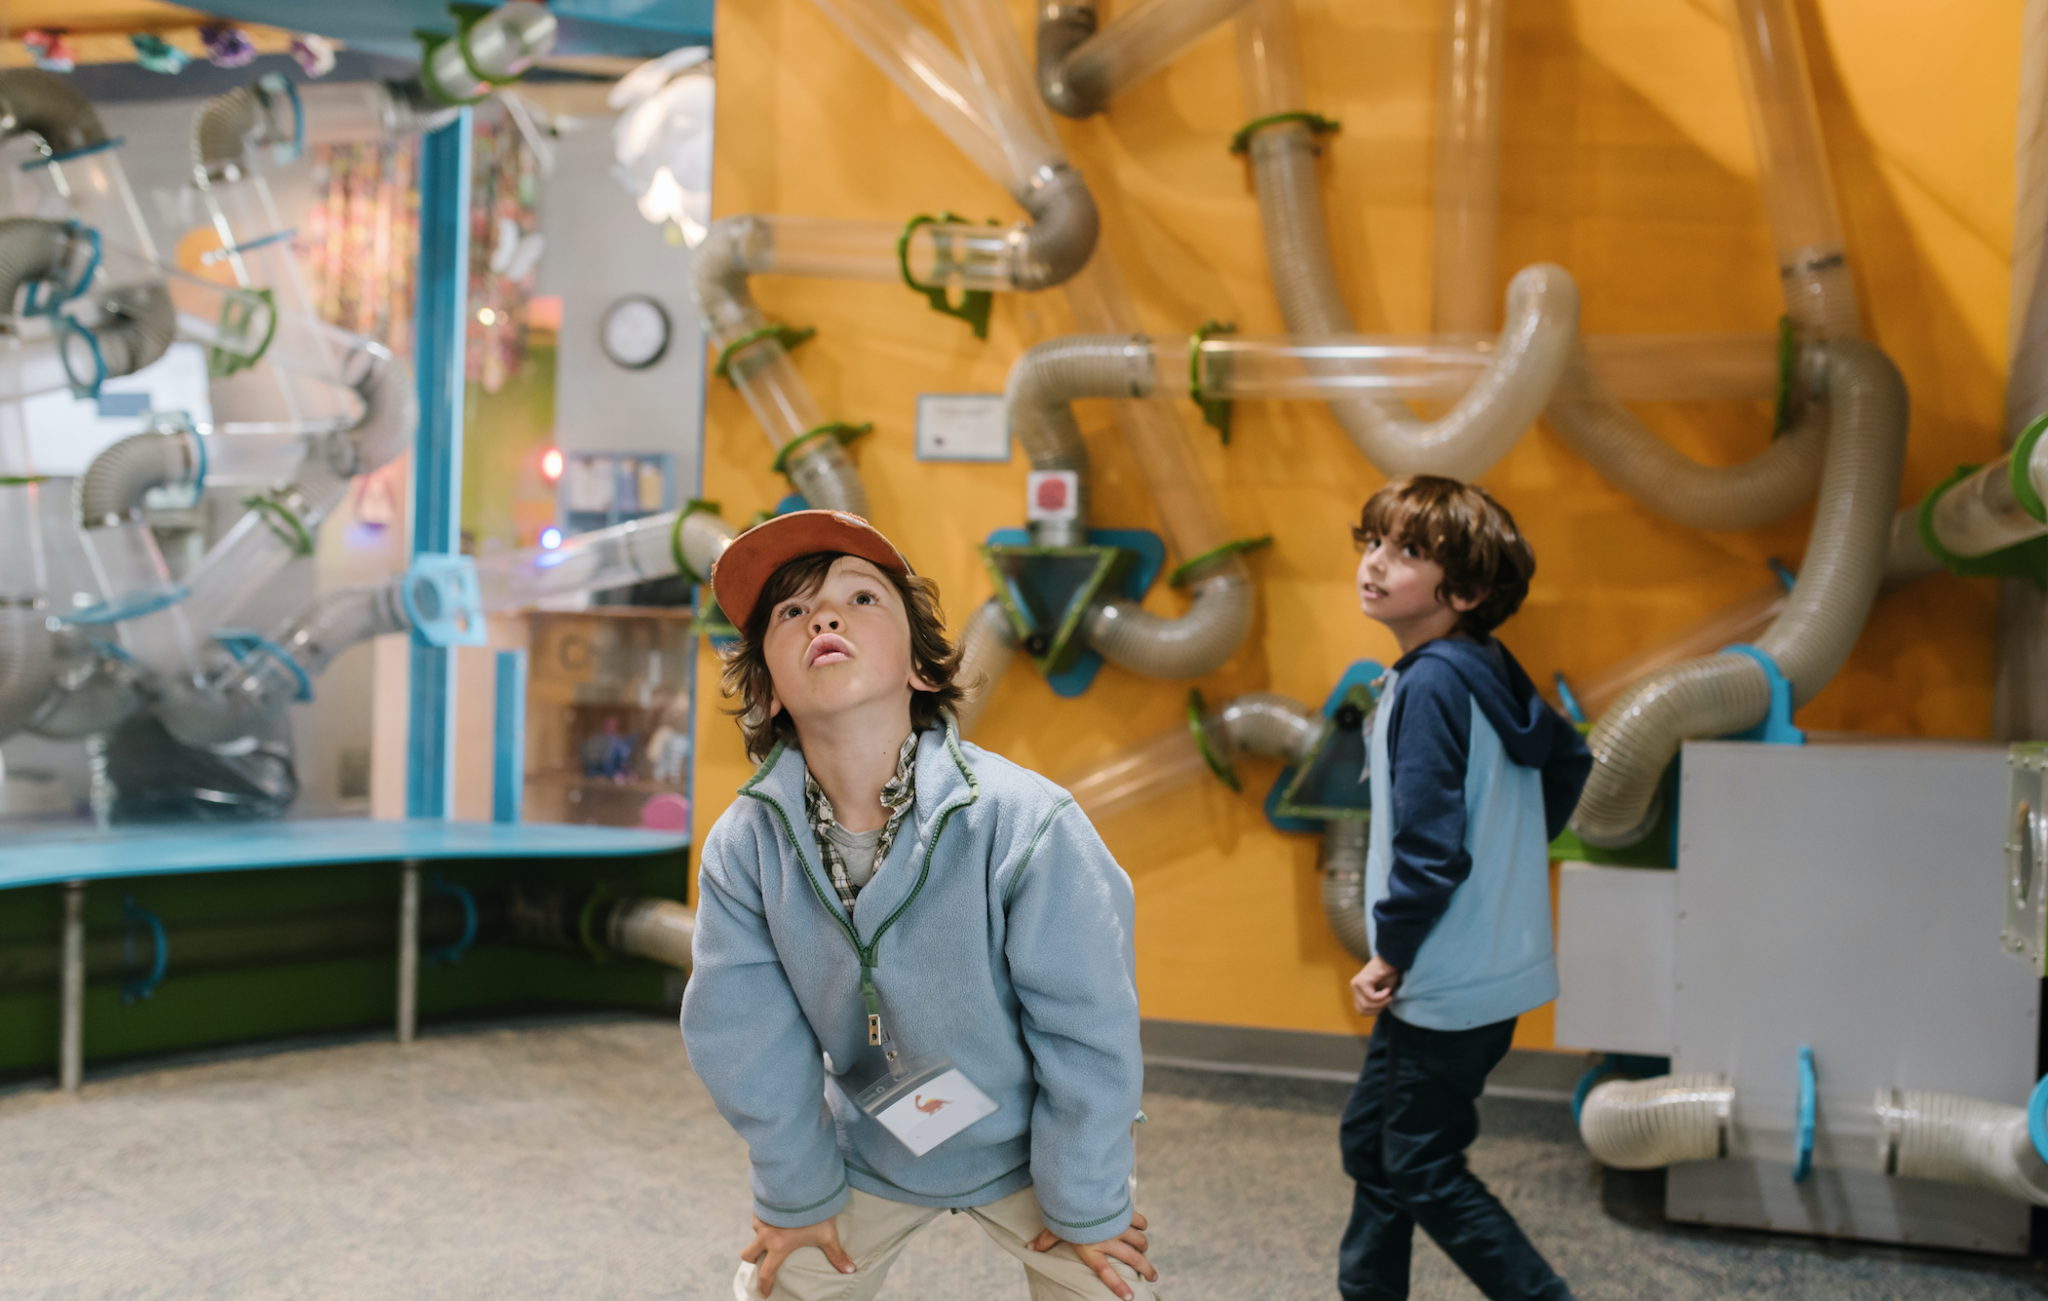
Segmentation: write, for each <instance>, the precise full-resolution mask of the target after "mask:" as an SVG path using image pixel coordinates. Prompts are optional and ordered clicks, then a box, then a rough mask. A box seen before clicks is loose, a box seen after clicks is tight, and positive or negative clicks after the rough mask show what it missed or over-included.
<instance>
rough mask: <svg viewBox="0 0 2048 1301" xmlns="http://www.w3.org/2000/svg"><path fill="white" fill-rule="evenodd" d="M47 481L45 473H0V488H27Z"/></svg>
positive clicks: (48, 477)
mask: <svg viewBox="0 0 2048 1301" xmlns="http://www.w3.org/2000/svg"><path fill="white" fill-rule="evenodd" d="M49 481H50V476H49V475H47V474H0V488H27V487H32V486H34V485H35V484H38V483H48V482H49Z"/></svg>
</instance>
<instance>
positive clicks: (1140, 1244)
mask: <svg viewBox="0 0 2048 1301" xmlns="http://www.w3.org/2000/svg"><path fill="white" fill-rule="evenodd" d="M1064 1241H1066V1239H1064V1238H1062V1237H1060V1235H1059V1234H1057V1233H1054V1232H1053V1231H1052V1230H1051V1229H1045V1230H1042V1231H1041V1232H1040V1233H1039V1235H1038V1236H1037V1237H1035V1238H1033V1239H1032V1240H1031V1244H1030V1245H1031V1250H1033V1251H1051V1250H1052V1249H1053V1248H1054V1247H1057V1246H1059V1245H1060V1243H1062V1242H1064ZM1071 1245H1072V1246H1073V1248H1074V1254H1076V1255H1078V1256H1079V1257H1080V1258H1081V1263H1082V1264H1083V1265H1086V1266H1087V1267H1088V1268H1090V1269H1092V1270H1094V1271H1095V1272H1096V1274H1097V1275H1099V1276H1100V1277H1101V1279H1102V1282H1103V1284H1104V1285H1105V1286H1106V1287H1108V1288H1109V1290H1110V1291H1112V1292H1114V1293H1116V1294H1117V1295H1118V1296H1120V1297H1122V1298H1123V1301H1131V1286H1130V1284H1128V1283H1126V1282H1124V1281H1123V1279H1122V1278H1121V1277H1119V1276H1118V1274H1117V1272H1116V1270H1115V1269H1113V1268H1112V1267H1111V1266H1110V1263H1109V1262H1110V1260H1111V1259H1112V1258H1114V1259H1116V1260H1120V1261H1122V1262H1123V1263H1124V1264H1126V1265H1129V1266H1130V1267H1131V1268H1132V1269H1135V1270H1137V1271H1138V1272H1139V1273H1140V1274H1142V1275H1144V1276H1145V1280H1146V1281H1147V1282H1150V1283H1157V1282H1158V1281H1159V1271H1158V1270H1156V1269H1154V1268H1153V1267H1152V1262H1151V1261H1149V1260H1147V1259H1145V1253H1146V1252H1147V1251H1150V1250H1151V1249H1152V1243H1151V1240H1150V1239H1148V1238H1147V1237H1146V1236H1145V1217H1144V1216H1142V1215H1140V1214H1138V1213H1137V1212H1136V1211H1132V1212H1131V1227H1130V1228H1128V1229H1125V1230H1124V1231H1123V1232H1122V1233H1119V1234H1118V1235H1116V1236H1115V1237H1114V1238H1111V1239H1109V1240H1108V1241H1107V1242H1076V1243H1073V1244H1071Z"/></svg>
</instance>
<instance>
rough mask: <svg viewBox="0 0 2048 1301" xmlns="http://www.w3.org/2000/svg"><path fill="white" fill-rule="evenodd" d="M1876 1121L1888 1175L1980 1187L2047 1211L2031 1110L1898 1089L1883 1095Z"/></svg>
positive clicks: (2047, 1187) (2047, 1189)
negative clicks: (2030, 1131)
mask: <svg viewBox="0 0 2048 1301" xmlns="http://www.w3.org/2000/svg"><path fill="white" fill-rule="evenodd" d="M1877 1113H1878V1119H1879V1121H1880V1123H1881V1125H1882V1128H1883V1132H1884V1141H1885V1169H1886V1171H1887V1172H1889V1173H1891V1174H1896V1175H1898V1176H1899V1177H1901V1178H1905V1179H1941V1180H1944V1181H1946V1182H1949V1183H1958V1184H1974V1185H1976V1186H1977V1187H1979V1188H1989V1189H1990V1190H1991V1191H1993V1192H1996V1193H2003V1194H2005V1195H2006V1196H2007V1197H2012V1198H2016V1199H2017V1200H2019V1201H2023V1202H2029V1203H2031V1204H2033V1205H2035V1206H2048V1164H2043V1162H2042V1160H2041V1157H2040V1154H2039V1153H2038V1152H2036V1151H2035V1150H2034V1140H2033V1138H2032V1137H2031V1136H2030V1135H2029V1134H2028V1132H2027V1111H2026V1108H2024V1107H2009V1106H2004V1105H2002V1104H2000V1103H1996V1102H1985V1101H1983V1100H1982V1099H1979V1098H1962V1097H1957V1096H1955V1095H1954V1094H1949V1093H1923V1092H1920V1091H1918V1090H1915V1089H1895V1090H1886V1091H1884V1092H1881V1093H1880V1094H1878V1099H1877Z"/></svg>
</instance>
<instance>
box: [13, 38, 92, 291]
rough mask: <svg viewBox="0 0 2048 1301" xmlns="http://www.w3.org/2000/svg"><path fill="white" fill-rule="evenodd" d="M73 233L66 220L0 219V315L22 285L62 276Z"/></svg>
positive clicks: (74, 230) (68, 255)
mask: <svg viewBox="0 0 2048 1301" xmlns="http://www.w3.org/2000/svg"><path fill="white" fill-rule="evenodd" d="M0 75H4V74H0ZM76 231H77V228H76V227H74V226H73V225H72V224H71V223H70V222H68V221H46V220H44V219H43V218H41V217H6V218H0V314H10V315H11V314H12V313H13V311H14V299H15V296H16V295H18V294H19V293H20V292H21V287H22V286H23V285H25V284H28V283H29V282H31V281H35V280H56V279H60V278H61V277H62V276H63V275H64V270H65V264H66V263H67V262H69V261H70V260H71V249H72V240H73V237H74V235H75V234H76Z"/></svg>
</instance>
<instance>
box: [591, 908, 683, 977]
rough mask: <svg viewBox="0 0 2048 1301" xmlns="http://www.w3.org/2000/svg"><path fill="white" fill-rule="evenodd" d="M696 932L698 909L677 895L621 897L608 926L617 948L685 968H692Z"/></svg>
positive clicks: (609, 940)
mask: <svg viewBox="0 0 2048 1301" xmlns="http://www.w3.org/2000/svg"><path fill="white" fill-rule="evenodd" d="M696 934H697V914H696V912H695V911H694V910H692V909H690V908H687V907H685V906H683V905H682V904H679V903H677V902H676V901H675V900H673V899H621V900H619V901H618V902H617V903H616V904H614V905H612V910H611V914H610V916H609V917H608V918H607V919H606V921H605V928H604V935H605V942H606V943H607V944H608V945H609V946H610V947H611V948H612V949H613V951H615V952H618V953H623V954H626V955H627V956H629V957H635V958H649V959H652V960H653V961H655V962H661V963H666V964H667V965H669V966H671V967H677V968H680V969H681V970H683V971H688V970H689V969H690V948H691V943H692V941H693V940H694V939H695V938H696Z"/></svg>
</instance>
